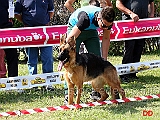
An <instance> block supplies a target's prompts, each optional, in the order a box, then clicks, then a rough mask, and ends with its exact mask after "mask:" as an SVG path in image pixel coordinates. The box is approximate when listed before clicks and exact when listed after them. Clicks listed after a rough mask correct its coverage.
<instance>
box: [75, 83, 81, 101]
mask: <svg viewBox="0 0 160 120" xmlns="http://www.w3.org/2000/svg"><path fill="white" fill-rule="evenodd" d="M82 88H83V83H82V84H80V85H77V97H76V104H80V98H81V94H82V91H83V89H82Z"/></svg>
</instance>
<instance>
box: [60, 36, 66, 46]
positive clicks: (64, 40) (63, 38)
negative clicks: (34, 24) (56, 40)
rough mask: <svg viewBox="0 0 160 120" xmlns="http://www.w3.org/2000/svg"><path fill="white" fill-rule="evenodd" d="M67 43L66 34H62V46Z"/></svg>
mask: <svg viewBox="0 0 160 120" xmlns="http://www.w3.org/2000/svg"><path fill="white" fill-rule="evenodd" d="M65 43H66V34H65V33H64V34H62V36H61V38H60V45H62V44H65Z"/></svg>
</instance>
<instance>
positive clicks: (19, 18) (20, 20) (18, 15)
mask: <svg viewBox="0 0 160 120" xmlns="http://www.w3.org/2000/svg"><path fill="white" fill-rule="evenodd" d="M14 17H15V18H16V19H17V20H18V21H19V22H21V23H23V21H22V15H20V14H14Z"/></svg>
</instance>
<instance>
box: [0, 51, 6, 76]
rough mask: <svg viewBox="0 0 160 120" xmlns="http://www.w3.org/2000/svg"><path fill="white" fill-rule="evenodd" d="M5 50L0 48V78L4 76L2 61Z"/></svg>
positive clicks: (4, 65)
mask: <svg viewBox="0 0 160 120" xmlns="http://www.w3.org/2000/svg"><path fill="white" fill-rule="evenodd" d="M4 57H5V52H4V50H3V49H0V78H6V73H7V70H6V64H5V62H4Z"/></svg>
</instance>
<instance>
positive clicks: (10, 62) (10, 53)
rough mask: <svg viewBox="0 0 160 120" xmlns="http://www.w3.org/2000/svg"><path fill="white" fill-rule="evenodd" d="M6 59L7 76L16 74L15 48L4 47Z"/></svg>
mask: <svg viewBox="0 0 160 120" xmlns="http://www.w3.org/2000/svg"><path fill="white" fill-rule="evenodd" d="M4 51H5V54H6V60H7V69H8V77H15V76H18V55H17V48H8V49H4Z"/></svg>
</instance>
